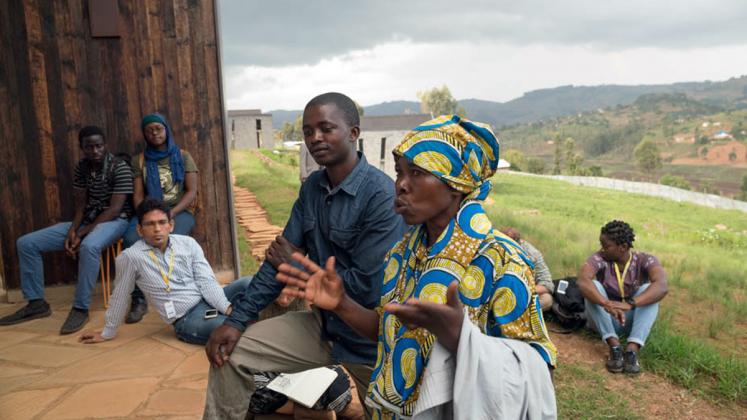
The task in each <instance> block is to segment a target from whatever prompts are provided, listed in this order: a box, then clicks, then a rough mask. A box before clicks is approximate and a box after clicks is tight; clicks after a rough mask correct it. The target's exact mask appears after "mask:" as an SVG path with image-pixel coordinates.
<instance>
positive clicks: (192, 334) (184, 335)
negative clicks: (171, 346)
mask: <svg viewBox="0 0 747 420" xmlns="http://www.w3.org/2000/svg"><path fill="white" fill-rule="evenodd" d="M251 281H252V276H247V277H242V278H240V279H236V280H234V281H233V283H231V284H229V285H228V286H226V287H224V288H223V293H225V294H226V298H227V299H228V300H229V301H231V300H232V299H233V298H234V297H235V296H236V295H238V294H239V293H242V292H243V291H244V289H246V286H248V285H249V283H250V282H251ZM208 309H213V307H212V306H210V304H208V303H207V302H205V299H203V300H201V301H200V302H199V303H198V304H197V305H195V306H194V307H193V308H192V309H190V310H189V312H187V314H186V315H184V316H183V317H181V318H179V319H177V320H176V321H174V324H173V326H174V331H175V332H176V338H178V339H180V340H182V341H184V342H187V343H190V344H201V345H204V344H205V343H207V341H208V338H210V333H212V332H213V330H214V329H216V328H218V327H220V326H221V325H223V321H225V320H226V316H225V315H223V314H221V313H219V314H218V316H217V317H215V318H210V319H205V311H207V310H208Z"/></svg>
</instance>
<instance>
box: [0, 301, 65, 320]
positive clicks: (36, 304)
mask: <svg viewBox="0 0 747 420" xmlns="http://www.w3.org/2000/svg"><path fill="white" fill-rule="evenodd" d="M50 315H52V309H50V308H49V304H48V303H47V302H45V301H44V300H43V299H40V300H38V301H33V302H29V303H28V304H27V305H26V306H24V307H23V308H21V309H19V310H17V311H16V312H15V313H12V314H10V315H8V316H4V317H2V318H0V325H13V324H20V323H21V322H26V321H31V320H32V319H37V318H44V317H48V316H50Z"/></svg>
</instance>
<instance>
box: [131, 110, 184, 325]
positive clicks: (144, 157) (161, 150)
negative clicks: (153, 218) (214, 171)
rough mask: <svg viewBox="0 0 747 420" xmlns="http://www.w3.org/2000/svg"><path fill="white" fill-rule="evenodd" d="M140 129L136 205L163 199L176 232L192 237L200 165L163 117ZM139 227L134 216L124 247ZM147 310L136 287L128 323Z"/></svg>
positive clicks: (147, 121) (134, 166)
mask: <svg viewBox="0 0 747 420" xmlns="http://www.w3.org/2000/svg"><path fill="white" fill-rule="evenodd" d="M140 129H141V130H142V132H143V139H144V140H145V151H144V152H143V153H140V154H139V155H137V156H135V158H134V159H133V160H132V173H133V187H134V193H133V194H132V200H133V203H134V205H135V207H137V206H138V205H139V204H140V202H142V201H143V199H145V197H153V198H157V199H159V200H163V201H164V202H165V203H166V205H168V206H169V207H170V208H171V219H172V220H173V222H174V233H175V234H177V235H189V234H190V233H191V232H192V228H193V227H194V225H195V217H194V213H195V206H196V202H195V198H196V197H197V185H198V184H199V179H198V173H197V165H196V164H195V161H194V159H192V155H190V154H189V152H188V151H186V150H184V149H180V148H179V146H178V145H177V144H176V142H175V141H174V133H173V131H172V130H171V126H170V125H169V123H168V122H167V121H166V119H165V118H164V117H163V116H162V115H161V114H149V115H146V116H145V117H143V120H142V121H141V122H140ZM137 224H138V218H137V217H133V218H132V220H131V221H130V225H129V227H128V229H127V231H126V232H125V234H124V238H122V245H123V246H124V248H129V247H130V246H132V244H134V243H135V242H137V240H138V239H140V236H139V234H138V232H139V231H138V230H137V228H136V227H137ZM147 311H148V306H147V303H146V300H145V296H144V295H143V292H142V291H141V290H140V288H139V287H137V286H135V289H134V290H133V291H132V303H131V305H130V312H129V313H128V314H127V318H126V319H125V322H127V323H128V324H133V323H136V322H140V320H141V319H143V315H145V313H146V312H147Z"/></svg>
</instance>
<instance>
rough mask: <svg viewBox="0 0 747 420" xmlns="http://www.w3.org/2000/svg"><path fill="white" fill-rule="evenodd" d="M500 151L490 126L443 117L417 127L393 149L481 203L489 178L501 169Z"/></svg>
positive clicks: (395, 152) (463, 119) (485, 193)
mask: <svg viewBox="0 0 747 420" xmlns="http://www.w3.org/2000/svg"><path fill="white" fill-rule="evenodd" d="M499 149H500V146H499V144H498V139H497V138H496V137H495V134H493V131H492V130H491V129H490V128H489V127H488V126H487V125H485V124H482V123H478V122H473V121H470V120H468V119H466V118H462V117H460V116H458V115H443V116H440V117H438V118H434V119H432V120H430V121H426V122H425V123H423V124H421V125H419V126H417V127H415V128H414V129H413V130H412V131H411V132H410V133H408V134H407V135H406V136H405V138H404V139H403V140H402V142H401V143H400V144H399V145H398V146H397V147H395V148H394V154H395V155H399V156H403V157H405V158H406V159H407V160H409V161H410V162H412V163H413V164H415V165H416V166H419V167H421V168H423V169H425V170H426V171H428V172H430V173H432V174H433V175H435V176H436V177H438V178H439V179H441V180H442V181H444V182H445V183H446V184H448V185H449V186H450V187H451V188H453V189H455V190H457V191H459V192H462V193H465V194H467V195H469V196H471V197H470V198H472V199H478V200H481V199H484V198H485V197H487V194H488V192H489V191H490V181H488V179H489V178H490V177H492V176H493V174H495V171H496V169H497V168H498V157H499Z"/></svg>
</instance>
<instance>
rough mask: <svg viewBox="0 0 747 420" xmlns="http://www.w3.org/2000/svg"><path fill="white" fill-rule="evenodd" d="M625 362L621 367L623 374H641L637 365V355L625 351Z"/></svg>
mask: <svg viewBox="0 0 747 420" xmlns="http://www.w3.org/2000/svg"><path fill="white" fill-rule="evenodd" d="M624 358H625V362H624V366H623V372H625V373H628V374H631V375H636V374H639V373H641V365H639V364H638V353H636V352H634V351H626V352H625V355H624Z"/></svg>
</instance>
